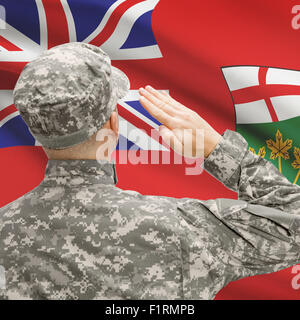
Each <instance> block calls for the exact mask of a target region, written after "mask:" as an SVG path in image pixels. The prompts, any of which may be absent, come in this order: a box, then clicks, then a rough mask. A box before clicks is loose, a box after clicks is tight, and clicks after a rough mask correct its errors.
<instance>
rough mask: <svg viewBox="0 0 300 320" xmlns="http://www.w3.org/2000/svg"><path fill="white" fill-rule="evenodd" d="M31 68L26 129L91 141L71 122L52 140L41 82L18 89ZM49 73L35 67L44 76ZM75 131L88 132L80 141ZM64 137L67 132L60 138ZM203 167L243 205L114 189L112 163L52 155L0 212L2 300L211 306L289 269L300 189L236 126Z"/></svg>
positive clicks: (299, 235)
mask: <svg viewBox="0 0 300 320" xmlns="http://www.w3.org/2000/svg"><path fill="white" fill-rule="evenodd" d="M73 46H76V45H73ZM73 49H74V47H73ZM52 50H53V49H52ZM54 50H56V49H54ZM74 50H75V49H74ZM50 51H51V50H50ZM52 53H53V52H52ZM46 54H47V53H46ZM41 59H43V58H41ZM78 60H80V58H78V57H77V58H76V59H75V61H76V63H77V64H78V63H79V62H78ZM39 61H41V60H39ZM64 63H65V62H64ZM31 67H32V66H29V67H27V69H26V70H25V73H24V74H23V75H22V76H21V78H20V80H19V83H18V85H17V91H16V93H15V96H16V101H17V106H18V107H19V109H21V110H23V115H24V119H25V121H28V123H29V126H30V128H31V130H33V129H35V130H36V131H35V132H34V133H35V134H36V135H38V136H39V137H41V138H42V140H43V141H44V142H46V143H47V141H48V142H49V143H50V144H51V143H53V144H55V147H56V148H62V147H63V146H62V143H63V144H64V145H65V146H66V145H68V144H74V143H75V142H77V143H79V141H80V140H81V138H82V137H83V136H85V137H87V136H89V135H90V134H91V132H90V131H89V130H90V128H92V124H90V123H88V122H86V123H83V122H82V123H81V122H77V125H75V126H73V124H74V123H73V122H72V121H69V122H68V130H67V131H66V132H65V133H64V132H63V130H64V128H61V127H60V126H58V127H57V128H56V129H55V128H53V130H54V132H55V135H54V136H51V132H53V131H51V130H48V129H49V126H50V127H51V125H52V124H51V121H49V119H48V118H47V117H50V118H51V117H55V115H52V114H49V111H48V114H47V113H45V115H46V114H47V117H43V113H42V112H43V110H42V109H43V108H44V107H45V106H46V107H47V108H49V105H50V104H48V105H47V103H45V101H43V99H46V98H45V97H47V94H46V91H47V86H46V83H47V82H46V81H41V82H39V83H38V82H36V83H35V85H34V86H33V84H32V83H31V87H34V88H31V87H30V86H27V84H26V83H23V80H24V77H25V78H26V72H30V73H31V76H32V77H33V78H34V73H33V71H32V69H31ZM43 68H44V67H42V70H43ZM53 69H54V72H57V70H56V66H55V65H53ZM108 69H109V68H108ZM89 70H90V68H88V70H85V72H89ZM51 72H53V70H50V69H49V70H43V71H42V76H43V77H44V76H46V75H48V76H49V74H51ZM108 73H109V71H108ZM40 76H41V75H40V73H39V75H38V77H40ZM72 76H74V75H72ZM32 77H31V78H28V81H31V80H32ZM85 77H86V79H87V76H85ZM120 79H121V78H119V80H120ZM67 80H68V79H67ZM53 81H54V80H53ZM120 81H121V80H120ZM72 85H75V82H74V83H73V84H72ZM119 85H120V86H121V87H122V86H124V85H125V82H124V81H123V80H122V81H121V83H119ZM24 86H27V90H29V92H31V91H30V90H35V91H36V94H37V95H38V94H39V93H40V96H39V98H38V99H37V100H36V101H35V102H34V103H32V101H31V100H30V99H28V100H26V99H25V101H26V103H28V104H29V106H28V108H27V109H26V103H25V104H24V103H23V101H24V100H23V99H22V95H27V94H28V91H24V90H23V89H22V88H24ZM39 86H41V87H39ZM49 87H50V88H51V84H49ZM52 89H53V88H52ZM52 89H51V90H52ZM20 90H23V93H22V91H20ZM43 90H44V91H43ZM49 90H50V89H49ZM60 90H62V89H60ZM125 91H126V90H125ZM109 92H110V93H112V92H114V91H113V89H111V90H109ZM21 93H22V94H21ZM98 94H99V93H98ZM123 94H124V92H123ZM58 96H60V94H59V95H58ZM96 96H97V94H95V96H94V98H95V97H96ZM35 97H36V96H35V95H32V99H34V98H35ZM56 98H57V97H56ZM56 98H55V97H54V96H53V99H56ZM41 101H42V102H41ZM83 101H85V100H84V99H83ZM93 101H94V99H93V98H92V101H91V105H93V106H95V104H93ZM107 101H110V99H107ZM64 103H66V101H65V102H64ZM37 104H39V105H40V107H39V108H35V105H37ZM57 105H58V108H59V110H60V112H61V113H60V115H61V117H60V118H56V120H57V121H62V120H61V118H63V111H62V107H61V104H60V101H58V102H57V101H54V100H53V101H52V104H51V108H52V109H53V108H54V109H55V108H56V107H57ZM79 105H80V104H78V105H76V110H77V111H78V112H79V111H80V108H79ZM107 105H110V104H109V103H108V102H107ZM72 107H73V105H72V104H70V105H69V106H68V108H72ZM68 108H67V111H66V112H67V115H69V116H70V117H74V119H73V120H74V121H78V118H77V116H78V117H81V116H82V115H81V114H80V112H79V113H75V116H74V115H73V114H70V113H69V109H68ZM52 109H51V110H52ZM28 110H29V111H28ZM49 110H50V109H49ZM103 110H104V111H105V110H106V109H105V108H104V109H103ZM111 110H112V109H110V111H109V112H111ZM88 112H91V114H92V113H93V112H94V111H93V110H92V109H91V110H90V111H88ZM105 112H106V111H105ZM76 115H77V116H76ZM105 118H106V116H105ZM32 119H34V121H33V120H32ZM66 119H68V118H67V116H66V118H65V123H66ZM89 119H90V121H91V122H93V121H96V120H93V118H92V117H89ZM97 121H98V120H97ZM62 124H63V122H62ZM79 125H80V129H82V130H81V131H82V132H85V133H84V134H83V135H77V136H76V127H77V126H79ZM98 125H99V123H98V124H96V126H98ZM37 129H39V130H37ZM55 130H56V131H55ZM87 131H88V132H89V133H86V132H87ZM92 131H93V130H92ZM69 132H72V133H74V135H73V136H72V139H69V138H68V139H66V140H65V139H64V136H65V134H67V135H68V133H69ZM74 136H75V137H76V138H74ZM47 137H48V139H47ZM59 137H62V138H59ZM78 137H79V138H80V139H79V138H78ZM74 139H75V140H76V141H75V140H74ZM62 141H63V142H62ZM205 168H206V170H207V171H208V172H210V173H211V174H212V175H214V176H215V177H216V178H217V179H218V180H219V181H221V182H222V183H224V184H225V185H226V186H227V187H228V188H230V189H232V190H235V191H237V192H238V193H239V200H231V199H217V200H209V201H200V200H196V199H187V198H185V199H173V198H168V197H157V196H143V195H141V194H139V193H137V192H134V191H123V190H121V189H119V188H117V187H116V186H115V184H116V181H117V177H116V171H115V167H114V165H113V164H111V163H108V162H101V163H99V162H97V161H96V160H75V161H74V160H50V161H49V163H48V166H47V169H46V174H45V179H44V181H43V182H42V183H41V184H40V185H39V186H38V187H37V188H35V189H34V190H33V191H31V192H30V193H27V194H26V195H24V196H23V197H21V198H19V199H18V200H16V201H15V202H13V203H11V204H9V205H8V206H6V207H4V208H2V209H0V266H1V270H2V273H3V270H5V278H6V279H5V280H6V281H5V285H6V287H5V288H4V286H3V283H4V281H3V278H2V281H0V283H2V286H1V287H0V298H2V299H212V298H214V296H215V295H216V293H217V292H218V291H219V290H220V289H221V288H223V287H224V286H225V285H226V284H227V283H229V282H230V281H233V280H237V279H240V278H243V277H247V276H252V275H256V274H262V273H267V272H273V271H277V270H279V269H282V268H286V267H289V266H292V265H294V264H297V263H298V262H299V260H300V259H299V254H300V250H299V244H300V232H299V231H300V187H299V186H297V185H293V184H291V183H290V182H289V181H288V180H287V179H286V178H285V177H283V176H282V175H281V173H279V171H278V170H277V169H276V168H275V167H274V166H273V165H272V164H271V163H270V162H268V161H266V160H264V159H262V158H260V157H258V156H256V155H254V154H252V153H251V152H250V151H248V146H247V143H246V141H245V140H244V139H243V138H242V137H241V136H240V135H239V134H238V133H235V132H232V131H226V132H225V134H224V136H223V139H222V141H221V142H220V144H219V145H218V146H217V147H216V149H215V150H214V151H213V152H212V153H211V155H210V156H209V157H208V158H207V159H206V161H205ZM200 188H201V180H200V178H199V189H200ZM1 270H0V271H1ZM2 277H3V274H2Z"/></svg>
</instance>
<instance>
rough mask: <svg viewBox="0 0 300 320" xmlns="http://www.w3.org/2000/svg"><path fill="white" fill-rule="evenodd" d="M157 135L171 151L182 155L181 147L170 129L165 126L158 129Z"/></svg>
mask: <svg viewBox="0 0 300 320" xmlns="http://www.w3.org/2000/svg"><path fill="white" fill-rule="evenodd" d="M159 133H160V135H161V136H162V138H163V140H164V142H165V143H166V144H167V145H168V146H170V148H171V149H173V150H174V151H175V152H177V153H179V154H180V155H182V153H183V145H182V143H181V142H180V141H179V140H178V139H177V137H176V135H175V134H174V132H173V131H172V130H170V129H168V128H167V127H165V126H160V127H159Z"/></svg>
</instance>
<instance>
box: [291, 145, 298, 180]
mask: <svg viewBox="0 0 300 320" xmlns="http://www.w3.org/2000/svg"><path fill="white" fill-rule="evenodd" d="M294 156H295V159H296V160H295V161H293V163H292V166H293V168H294V169H298V173H297V175H296V178H295V181H294V184H296V183H297V181H298V179H299V177H300V148H297V147H295V148H294Z"/></svg>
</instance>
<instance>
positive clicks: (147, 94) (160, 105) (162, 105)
mask: <svg viewBox="0 0 300 320" xmlns="http://www.w3.org/2000/svg"><path fill="white" fill-rule="evenodd" d="M139 93H140V95H142V96H144V97H145V98H146V99H147V100H149V101H151V102H152V103H153V104H154V105H155V106H156V107H158V108H160V109H162V110H163V111H165V112H166V113H168V114H169V115H171V116H175V114H176V109H175V108H174V107H173V106H172V105H169V104H168V103H167V102H166V101H163V100H160V99H158V98H156V97H155V96H154V95H153V94H151V93H150V92H148V91H147V90H145V89H144V88H141V89H139Z"/></svg>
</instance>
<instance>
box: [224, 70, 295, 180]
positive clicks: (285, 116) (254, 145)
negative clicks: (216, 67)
mask: <svg viewBox="0 0 300 320" xmlns="http://www.w3.org/2000/svg"><path fill="white" fill-rule="evenodd" d="M222 71H223V74H224V77H225V80H226V82H227V85H228V88H229V90H230V93H231V96H232V101H233V104H234V109H235V122H236V130H237V131H238V132H240V133H241V134H242V135H243V136H244V137H245V138H246V139H247V141H248V143H249V145H250V150H251V151H252V152H254V153H258V154H259V155H260V156H262V157H263V158H266V159H268V160H269V161H271V162H272V163H273V164H274V165H275V166H277V167H278V169H279V171H280V172H282V173H283V174H284V175H285V176H286V177H287V178H289V179H290V181H291V182H293V183H298V179H299V169H300V157H299V155H300V153H299V150H300V149H299V148H300V136H299V134H297V132H298V131H299V128H300V71H297V70H289V69H282V68H272V67H261V66H233V67H224V68H222Z"/></svg>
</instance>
